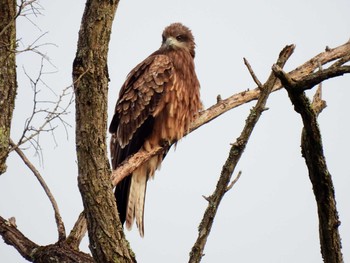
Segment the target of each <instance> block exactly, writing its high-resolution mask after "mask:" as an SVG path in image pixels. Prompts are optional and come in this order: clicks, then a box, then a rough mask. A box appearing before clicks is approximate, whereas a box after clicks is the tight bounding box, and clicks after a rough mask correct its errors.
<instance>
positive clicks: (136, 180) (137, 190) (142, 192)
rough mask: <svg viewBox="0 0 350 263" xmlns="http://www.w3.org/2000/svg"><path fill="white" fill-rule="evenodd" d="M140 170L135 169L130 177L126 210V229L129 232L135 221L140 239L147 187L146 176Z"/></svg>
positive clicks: (142, 234)
mask: <svg viewBox="0 0 350 263" xmlns="http://www.w3.org/2000/svg"><path fill="white" fill-rule="evenodd" d="M140 170H142V169H137V170H136V171H134V172H133V174H132V175H131V183H130V190H129V199H128V205H127V209H126V228H127V229H128V230H130V229H131V228H132V225H133V223H134V219H136V225H137V228H138V229H139V232H140V235H141V237H143V236H144V223H143V222H144V220H143V218H144V207H145V196H146V186H147V176H146V174H145V173H143V171H140Z"/></svg>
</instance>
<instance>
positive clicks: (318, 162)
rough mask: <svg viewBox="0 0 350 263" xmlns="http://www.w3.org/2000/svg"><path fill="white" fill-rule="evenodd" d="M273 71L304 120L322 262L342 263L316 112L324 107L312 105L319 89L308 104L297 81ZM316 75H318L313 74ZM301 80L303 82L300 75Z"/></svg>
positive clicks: (303, 141) (304, 151)
mask: <svg viewBox="0 0 350 263" xmlns="http://www.w3.org/2000/svg"><path fill="white" fill-rule="evenodd" d="M274 71H275V72H276V76H279V78H280V79H281V81H282V83H283V85H284V86H285V88H286V90H287V92H288V95H289V98H290V100H291V101H292V103H293V105H294V109H295V111H296V112H298V113H299V114H300V115H301V118H302V120H303V124H304V128H303V131H302V139H301V148H302V155H303V157H304V158H305V162H306V165H307V167H308V170H309V177H310V181H311V183H312V188H313V192H314V195H315V199H316V203H317V210H318V219H319V235H320V243H321V253H322V257H323V260H324V262H325V263H342V262H343V256H342V253H341V239H340V235H339V231H338V227H339V225H340V221H339V217H338V212H337V208H336V201H335V195H334V186H333V182H332V177H331V174H330V172H329V171H328V168H327V164H326V158H325V156H324V154H323V146H322V138H321V132H320V129H319V126H318V123H317V115H318V113H319V111H320V110H321V109H322V107H324V105H323V106H322V104H321V105H320V106H319V107H321V108H317V107H316V106H315V105H316V103H317V100H320V96H321V94H320V92H321V91H320V89H319V91H318V93H316V98H315V100H314V101H315V103H314V105H311V103H310V101H309V99H308V98H307V97H306V95H305V92H303V91H301V90H302V89H301V88H300V87H301V84H299V81H296V82H295V81H291V80H290V79H291V78H290V76H288V74H286V73H284V72H283V71H282V70H281V69H280V68H279V67H274ZM320 71H322V70H320ZM315 78H317V77H316V76H315ZM300 81H301V83H303V79H301V80H300ZM314 83H317V81H314ZM317 97H319V98H317Z"/></svg>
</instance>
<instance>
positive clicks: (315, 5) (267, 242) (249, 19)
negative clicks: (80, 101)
mask: <svg viewBox="0 0 350 263" xmlns="http://www.w3.org/2000/svg"><path fill="white" fill-rule="evenodd" d="M84 2H85V1H82V0H79V1H78V0H75V1H68V0H61V1H40V4H41V5H42V8H43V10H41V13H42V15H38V16H37V17H35V16H30V19H31V21H32V22H30V21H29V20H28V19H26V18H24V17H21V18H19V20H18V33H17V34H18V35H17V38H18V39H19V40H20V42H19V43H20V45H19V48H20V49H23V48H25V47H27V46H28V45H29V44H31V43H32V42H33V41H34V40H35V39H37V38H38V37H39V36H40V35H42V34H43V33H45V32H47V34H45V35H44V36H43V37H42V38H40V39H39V40H38V42H37V44H44V43H54V44H55V45H45V46H43V47H41V49H40V50H41V51H42V52H43V53H45V54H46V55H47V56H48V57H49V58H50V62H51V63H52V64H50V63H48V62H47V61H44V63H45V64H44V65H45V67H44V71H45V72H46V73H50V72H55V73H51V74H45V75H43V81H44V82H45V85H44V84H41V86H40V89H41V90H42V92H41V93H40V96H41V97H40V98H41V99H42V100H54V99H55V98H56V97H55V94H60V93H61V91H62V89H63V88H65V87H67V86H69V85H70V84H71V82H72V79H71V69H72V61H73V59H74V56H75V52H76V44H77V37H78V31H79V27H80V20H81V16H82V13H83V9H84ZM349 10H350V2H349V1H348V0H335V1H326V0H318V1H316V0H309V1H301V0H297V1H281V0H274V1H272V0H269V1H258V0H254V1H253V0H251V1H239V2H238V1H215V2H214V1H199V0H198V1H189V0H177V1H164V0H163V1H161V0H150V1H135V0H132V1H121V2H120V4H119V7H118V10H117V14H116V19H115V21H114V25H113V31H112V39H111V42H110V52H109V61H108V66H109V75H110V79H111V82H110V92H109V121H110V119H111V116H112V113H113V109H114V105H115V101H116V99H117V96H118V92H119V88H120V87H121V85H122V83H123V81H124V80H125V77H126V75H127V74H128V72H129V71H130V70H131V69H132V68H133V67H134V66H135V65H136V64H137V63H139V62H140V61H141V60H143V59H144V58H145V57H147V56H148V55H149V54H150V53H151V52H153V51H154V50H156V49H158V47H159V46H160V43H161V33H162V30H163V29H164V27H165V26H167V25H168V24H170V23H172V22H182V23H184V24H185V25H187V26H188V27H190V28H191V29H192V32H193V34H194V36H195V40H196V44H197V47H196V48H197V49H196V59H195V62H196V71H197V75H198V78H199V80H200V82H201V97H202V100H203V103H204V105H205V107H206V108H207V107H209V106H211V105H212V104H214V103H215V101H216V96H217V95H218V94H221V96H222V98H226V97H228V96H229V95H231V94H234V93H237V92H240V91H243V90H246V89H252V88H254V87H255V85H254V83H253V81H252V79H251V77H250V75H249V73H248V72H247V70H246V68H245V66H244V64H243V57H246V58H247V59H248V60H249V62H250V64H251V65H252V67H253V69H254V71H255V73H256V75H257V76H258V78H259V79H260V80H261V81H262V82H263V81H265V80H266V79H267V77H268V75H269V73H270V70H271V66H272V64H273V63H274V62H275V60H276V58H277V56H278V54H279V52H280V50H281V49H282V48H283V47H284V46H285V45H287V44H296V50H295V53H294V54H293V55H292V57H291V58H290V59H289V61H288V62H287V64H286V66H285V69H286V70H288V71H289V70H292V69H294V68H295V67H297V66H299V65H300V64H302V63H303V62H305V61H306V60H308V59H310V58H311V57H313V56H315V55H316V54H318V53H320V52H322V51H323V50H324V49H325V47H326V46H329V47H331V48H332V47H336V46H339V45H341V44H343V43H345V42H346V41H348V40H349V37H350V18H349ZM33 23H34V24H33ZM40 60H41V57H40V56H39V55H37V54H32V53H23V54H20V55H18V57H17V63H18V83H19V89H18V99H17V101H16V108H15V113H14V123H13V126H12V134H13V135H12V138H13V139H14V140H15V141H16V140H18V138H19V136H20V135H21V133H22V130H23V126H24V122H25V120H26V118H28V117H29V116H30V112H31V109H32V89H31V86H30V83H29V81H28V78H26V77H25V76H24V69H25V70H26V72H27V73H28V74H29V75H30V76H32V77H33V78H36V76H37V74H38V72H39V68H40ZM48 87H49V88H48ZM323 87H324V91H323V96H324V99H325V100H326V101H327V105H328V107H327V108H326V109H325V110H324V111H323V112H322V114H321V115H320V117H319V122H320V128H321V132H322V138H323V143H324V152H325V155H326V158H327V164H328V168H329V170H330V173H331V174H332V177H333V181H334V185H335V192H336V199H337V205H338V211H339V216H340V220H341V222H342V224H341V226H340V228H339V229H340V234H341V238H342V244H343V254H344V261H345V262H348V261H350V191H349V187H350V166H349V157H350V156H349V149H350V140H349V134H350V121H349V107H348V104H349V102H348V101H349V97H350V76H343V77H339V78H337V79H334V80H329V81H326V82H324V84H323ZM313 92H314V91H312V92H310V93H308V94H309V95H312V94H313ZM253 105H254V102H252V103H250V104H247V105H244V106H241V107H239V108H237V109H234V110H232V111H231V112H229V113H227V114H225V115H224V116H221V117H220V118H218V119H216V120H214V121H212V122H210V123H209V124H207V125H205V126H203V127H201V128H200V129H198V130H197V131H195V132H193V133H192V134H190V135H189V136H188V137H187V138H185V139H183V140H182V141H181V142H180V143H179V144H178V146H177V148H176V151H174V150H171V151H170V152H169V154H168V155H167V157H166V159H165V160H164V162H163V164H162V168H161V170H160V171H158V172H157V173H156V176H155V180H152V181H151V182H149V183H148V187H147V195H146V207H145V237H144V238H143V239H142V238H140V237H139V235H138V231H137V229H136V226H134V228H133V230H132V231H131V232H128V231H126V232H127V233H126V234H127V238H128V240H129V241H130V243H131V247H132V249H133V250H134V252H135V253H136V257H137V259H138V261H139V262H170V263H177V262H186V261H187V260H188V254H189V252H190V249H191V247H192V245H193V243H194V241H195V239H196V237H197V227H198V224H199V222H200V220H201V218H202V215H203V213H204V210H205V208H206V205H207V202H206V201H205V200H204V199H203V198H202V195H206V196H208V195H210V194H211V193H212V192H213V190H214V188H215V185H216V181H217V179H218V176H219V174H220V171H221V167H222V165H223V163H224V161H225V159H226V157H227V155H228V150H229V147H230V143H232V142H234V141H235V139H236V138H237V137H238V136H239V134H240V132H241V130H242V127H243V125H244V120H245V118H246V117H247V115H248V113H249V110H250V108H251V107H252V106H253ZM267 106H268V107H269V110H268V111H266V112H264V114H263V116H262V118H261V119H260V121H259V123H258V125H257V127H256V128H255V130H254V132H253V135H252V137H251V139H250V141H249V144H248V147H247V149H246V151H245V153H244V155H243V157H242V159H241V162H240V163H239V165H238V169H237V171H236V173H237V172H238V171H239V170H241V171H242V176H241V179H240V180H239V181H238V183H237V184H236V185H235V186H234V188H233V189H232V190H231V191H230V192H228V193H227V194H226V195H225V197H224V199H223V201H222V204H221V206H220V208H219V211H218V214H217V217H216V219H215V222H214V225H213V228H212V233H211V235H210V237H209V240H208V242H207V246H206V249H205V256H204V257H203V260H202V262H242V263H246V262H247V263H249V262H262V263H265V262H266V263H277V262H287V263H289V262H290V263H292V262H293V263H294V262H321V261H322V258H321V254H320V245H319V238H318V221H317V211H316V204H315V200H314V196H313V193H312V187H311V183H310V181H309V178H308V173H307V169H306V166H305V162H304V160H303V159H302V157H301V154H300V133H301V128H302V125H301V119H300V116H299V115H298V114H297V113H295V112H294V110H293V107H292V105H291V102H290V101H289V98H288V96H287V93H286V91H284V90H281V91H278V92H276V93H274V94H272V95H271V96H270V98H269V100H268V103H267ZM70 111H71V114H70V115H69V116H66V118H65V120H66V121H67V122H68V123H69V124H71V125H72V127H68V129H67V131H68V139H67V135H66V132H65V129H64V128H63V127H62V126H59V127H58V128H57V129H56V131H55V138H56V142H57V145H56V143H55V141H54V140H53V139H52V138H51V135H50V134H47V135H43V136H42V137H41V138H40V141H41V147H42V156H43V160H42V161H41V159H40V158H39V157H38V156H37V155H35V152H34V150H33V149H32V147H31V148H29V149H28V150H27V151H26V153H27V154H28V157H29V158H30V159H31V160H32V162H33V163H34V164H36V166H37V168H38V169H39V170H40V172H41V173H42V175H43V177H44V178H45V180H46V182H47V183H48V185H49V187H50V188H51V189H52V192H53V194H54V196H55V197H56V199H57V202H58V205H59V208H60V211H61V214H62V217H63V220H64V222H65V225H66V229H67V231H70V230H71V228H72V226H73V224H74V223H75V221H76V219H77V217H78V214H79V213H80V212H81V211H82V209H83V208H82V202H81V197H80V194H79V190H78V187H77V178H76V177H77V167H76V156H75V145H74V141H75V140H74V133H75V131H74V106H73V107H71V108H70ZM57 124H59V123H57ZM27 147H30V145H27ZM7 163H8V171H7V173H6V174H4V175H2V176H1V177H0V200H1V201H0V215H1V216H3V217H5V218H9V217H12V216H13V217H15V218H16V222H17V225H18V228H19V229H20V230H21V231H22V232H23V233H24V234H25V235H26V236H27V237H28V238H30V239H31V240H32V241H34V242H36V243H37V244H41V245H46V244H50V243H54V242H56V241H57V231H56V227H55V221H54V217H53V211H52V208H51V206H50V203H49V201H48V199H47V197H46V196H45V195H44V192H43V190H42V188H41V187H40V185H39V184H38V182H37V181H36V179H35V178H34V176H33V175H32V174H31V172H30V171H29V170H28V169H27V168H26V167H25V166H24V165H23V164H22V162H21V161H20V159H19V158H18V157H17V156H16V155H15V154H14V153H12V154H11V155H10V157H9V159H8V162H7ZM87 244H88V241H87V238H85V240H84V241H83V243H82V249H83V250H84V251H87V252H88V248H87ZM0 261H1V262H6V263H17V262H25V260H24V259H22V258H21V256H20V255H19V254H18V253H17V251H15V249H13V248H12V247H10V246H8V245H6V244H4V242H3V241H2V240H1V241H0Z"/></svg>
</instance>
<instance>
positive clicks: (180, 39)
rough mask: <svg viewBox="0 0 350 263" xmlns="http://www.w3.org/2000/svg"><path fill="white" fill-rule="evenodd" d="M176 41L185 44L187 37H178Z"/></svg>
mask: <svg viewBox="0 0 350 263" xmlns="http://www.w3.org/2000/svg"><path fill="white" fill-rule="evenodd" d="M176 40H177V41H179V42H183V41H185V37H184V36H183V35H178V36H177V37H176Z"/></svg>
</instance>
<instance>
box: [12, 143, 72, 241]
mask: <svg viewBox="0 0 350 263" xmlns="http://www.w3.org/2000/svg"><path fill="white" fill-rule="evenodd" d="M10 145H11V146H12V147H15V146H16V144H15V143H14V142H13V141H12V139H10ZM14 149H15V151H16V153H17V154H18V155H19V156H20V157H21V159H22V160H23V162H24V163H25V165H27V167H28V168H29V169H30V170H31V171H32V172H33V174H34V176H35V177H36V178H37V179H38V181H39V183H40V185H41V186H42V187H43V189H44V191H45V193H46V195H47V197H48V198H49V200H50V202H51V205H52V208H53V210H54V213H55V220H56V225H57V231H58V240H59V241H63V240H65V238H66V230H65V227H64V223H63V221H62V218H61V215H60V212H59V209H58V205H57V202H56V200H55V198H54V196H53V195H52V193H51V191H50V189H49V187H48V186H47V184H46V182H45V180H44V179H43V177H42V176H41V175H40V173H39V171H38V170H37V169H36V168H35V166H34V165H33V164H32V163H31V162H30V161H29V159H28V158H27V156H26V155H25V154H24V153H23V152H22V150H21V149H20V148H18V147H16V148H14Z"/></svg>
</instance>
